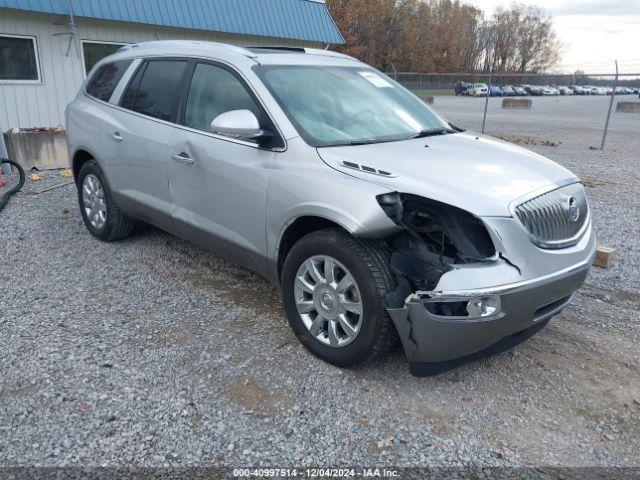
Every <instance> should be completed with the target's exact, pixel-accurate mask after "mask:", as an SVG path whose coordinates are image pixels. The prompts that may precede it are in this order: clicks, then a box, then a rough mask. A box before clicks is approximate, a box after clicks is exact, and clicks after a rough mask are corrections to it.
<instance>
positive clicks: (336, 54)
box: [304, 48, 360, 62]
mask: <svg viewBox="0 0 640 480" xmlns="http://www.w3.org/2000/svg"><path fill="white" fill-rule="evenodd" d="M304 50H305V52H307V53H308V54H310V55H322V56H324V57H335V58H345V59H348V60H355V61H356V62H359V61H360V60H358V59H357V58H353V57H351V56H349V55H346V54H344V53H340V52H334V51H332V50H320V49H319V48H305V49H304Z"/></svg>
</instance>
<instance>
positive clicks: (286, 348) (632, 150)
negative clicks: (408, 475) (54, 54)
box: [0, 97, 640, 467]
mask: <svg viewBox="0 0 640 480" xmlns="http://www.w3.org/2000/svg"><path fill="white" fill-rule="evenodd" d="M604 101H605V99H601V98H597V97H596V98H593V99H592V98H575V99H574V98H559V99H546V98H545V99H534V105H535V107H534V110H533V111H532V112H530V113H531V116H530V117H528V118H524V117H525V116H526V114H525V113H524V112H507V113H503V112H497V111H496V112H497V115H493V114H492V117H491V121H490V123H489V131H490V132H491V133H493V134H500V135H502V136H508V135H510V136H511V138H512V139H513V140H514V141H520V142H523V141H524V140H522V139H523V138H525V137H526V138H530V139H532V140H529V141H530V144H529V145H527V146H528V147H529V148H532V149H534V150H535V151H537V152H540V153H542V154H544V155H547V156H549V157H550V158H552V159H554V160H556V161H558V162H560V163H562V164H564V165H566V166H568V167H570V168H571V169H573V170H574V171H575V172H576V173H577V174H578V175H579V176H581V178H582V179H583V180H584V181H585V183H586V185H587V188H588V193H589V195H590V199H591V205H592V209H593V216H594V222H595V228H596V231H597V234H598V236H599V239H600V241H601V243H603V244H606V245H611V246H614V247H617V248H618V259H617V262H616V265H615V267H614V268H612V269H610V270H600V269H597V270H596V269H594V270H593V273H592V275H591V276H590V278H589V280H588V282H587V285H586V286H585V287H584V289H583V290H582V291H581V292H580V293H579V294H578V295H577V297H576V298H575V300H574V303H573V304H572V305H571V306H570V307H568V308H567V309H566V310H565V311H564V312H563V313H562V314H561V315H559V316H557V317H555V318H554V319H553V320H552V322H551V323H550V325H549V326H548V327H547V328H546V329H545V330H543V331H542V332H540V333H539V334H538V335H537V336H535V337H533V338H532V339H530V340H529V341H528V342H526V343H524V344H522V345H520V346H519V347H517V348H515V349H514V350H512V351H509V352H505V353H503V354H500V355H497V356H495V357H492V358H489V359H486V360H483V361H480V362H477V363H474V364H471V365H468V366H465V367H462V368H460V369H458V370H455V371H452V372H448V373H445V374H443V375H440V376H438V377H434V378H423V379H418V378H414V377H411V376H410V375H409V374H408V371H407V365H406V362H405V359H404V357H403V355H402V352H401V351H400V350H397V351H394V352H392V354H390V355H389V356H388V357H387V358H386V359H385V360H384V361H382V362H380V363H378V364H375V365H371V366H368V367H365V368H361V369H357V370H338V369H336V368H333V367H331V366H329V365H326V364H324V363H322V362H321V361H319V360H317V359H315V358H314V357H312V356H311V355H310V354H309V353H307V351H306V350H304V348H303V347H302V346H300V345H299V344H298V342H297V341H296V339H295V338H294V336H293V334H292V333H291V332H290V330H289V327H288V325H287V323H286V320H285V317H284V314H283V312H282V309H281V305H280V300H279V293H278V290H277V288H276V287H274V286H272V285H269V284H267V283H266V282H265V281H264V280H262V279H261V278H259V277H257V276H256V275H254V274H252V273H250V272H248V271H245V270H242V269H240V268H237V267H235V266H234V265H232V264H230V263H228V262H226V261H225V260H222V259H220V258H219V257H217V256H216V255H214V254H212V253H209V252H206V251H204V250H202V249H200V248H198V247H195V246H193V245H191V244H189V243H187V242H185V241H182V240H180V239H177V238H175V237H172V236H170V235H167V234H165V233H162V232H160V231H158V230H156V229H154V228H151V227H145V226H141V227H140V228H138V229H137V230H136V232H135V234H134V236H133V237H132V238H130V239H128V240H126V241H123V242H120V243H117V244H105V243H101V242H99V241H97V240H95V239H93V238H92V237H91V236H90V235H89V233H88V232H87V231H86V230H85V228H84V226H83V225H82V222H81V219H80V214H79V211H78V207H77V201H76V197H75V191H74V188H73V187H72V186H64V187H61V188H57V189H54V190H50V191H48V192H45V193H41V194H38V193H37V192H38V191H41V190H43V189H44V188H46V187H48V186H51V185H56V184H58V183H62V182H64V181H66V180H67V179H65V178H61V177H59V175H58V172H47V173H46V174H44V177H45V178H44V180H43V181H42V182H37V183H34V182H29V181H27V188H26V189H25V191H24V192H22V193H21V194H19V195H18V196H17V197H14V198H13V199H12V201H11V202H10V204H9V205H8V207H7V208H6V209H5V210H4V211H3V212H1V213H0V232H2V235H0V251H2V257H1V258H2V263H1V264H0V290H1V292H0V326H1V327H2V344H1V345H2V347H1V348H0V465H2V466H8V465H11V466H16V465H22V466H26V465H39V466H42V465H47V466H52V465H76V466H77V465H82V466H101V465H106V466H132V465H136V466H163V465H169V466H195V465H228V466H247V465H254V466H258V465H262V466H265V465H272V466H280V467H282V466H296V465H298V466H300V465H319V466H328V465H334V466H345V465H381V466H382V465H394V466H402V465H407V466H408V465H431V466H458V465H473V466H505V465H506V466H552V465H565V466H596V465H598V466H635V467H640V422H639V421H638V420H639V419H640V359H639V353H638V344H639V340H640V322H639V320H640V315H639V310H640V309H639V299H640V296H639V295H638V290H639V289H638V286H639V285H640V281H639V275H638V272H639V271H640V255H639V252H640V250H639V249H638V238H640V235H639V233H640V232H639V226H638V225H640V205H639V202H640V200H639V195H638V193H637V192H638V190H639V188H638V187H639V186H640V185H639V183H640V174H639V173H638V162H639V161H640V158H639V157H640V134H639V133H640V127H639V125H640V116H637V115H636V116H633V115H629V116H628V117H626V118H622V116H621V115H618V116H615V117H614V123H613V127H612V128H613V131H612V134H611V136H610V144H609V145H610V149H609V150H607V151H606V152H605V153H600V152H597V151H591V150H589V146H590V145H596V144H597V135H596V134H595V133H596V130H597V125H598V124H599V123H598V122H596V121H595V120H593V121H592V120H591V116H595V115H596V113H597V112H600V110H601V108H602V103H603V102H604ZM583 102H584V103H583ZM479 106H480V102H479V101H477V100H476V99H460V98H445V97H437V98H436V104H435V108H437V109H440V110H441V111H442V112H443V113H445V114H446V115H447V116H448V117H449V118H450V119H451V120H453V121H454V122H458V123H460V124H461V125H462V126H465V127H474V125H477V121H478V118H477V115H479V114H480V113H481V109H480V110H478V111H476V107H479ZM491 112H492V113H493V109H492V110H491ZM498 115H499V116H498ZM598 115H599V113H598ZM518 139H520V140H518ZM543 141H551V142H562V143H561V144H560V145H558V146H556V147H550V146H544V145H542V144H541V143H542V142H543Z"/></svg>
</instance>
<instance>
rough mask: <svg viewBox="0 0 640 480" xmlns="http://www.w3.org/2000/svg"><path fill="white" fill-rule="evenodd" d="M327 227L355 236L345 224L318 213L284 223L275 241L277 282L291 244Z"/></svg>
mask: <svg viewBox="0 0 640 480" xmlns="http://www.w3.org/2000/svg"><path fill="white" fill-rule="evenodd" d="M328 228H337V229H340V230H342V231H344V232H345V233H347V234H348V235H351V236H355V235H354V232H353V231H351V230H350V229H349V228H347V227H346V226H345V225H342V224H341V223H340V222H337V221H336V220H334V219H330V218H327V217H324V216H319V215H301V216H299V217H296V218H294V219H292V220H291V221H290V222H288V223H287V224H286V226H285V227H284V229H283V231H282V233H281V234H280V237H279V239H278V242H277V260H276V264H275V267H276V272H275V274H276V275H277V279H278V282H279V281H280V275H281V273H282V266H283V264H284V260H285V258H287V254H288V253H289V251H290V250H291V247H293V245H295V243H296V242H297V241H298V240H300V239H301V238H302V237H304V236H305V235H308V234H309V233H312V232H316V231H318V230H324V229H328Z"/></svg>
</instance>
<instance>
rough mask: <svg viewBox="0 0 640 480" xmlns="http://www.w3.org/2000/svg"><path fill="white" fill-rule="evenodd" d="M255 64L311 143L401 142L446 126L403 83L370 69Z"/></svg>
mask: <svg viewBox="0 0 640 480" xmlns="http://www.w3.org/2000/svg"><path fill="white" fill-rule="evenodd" d="M255 68H256V71H257V72H258V74H259V75H260V76H261V78H262V80H263V81H264V83H265V84H266V86H267V88H268V89H269V90H270V91H271V93H272V94H273V96H274V97H275V99H276V100H277V101H278V103H279V104H280V106H281V107H282V109H283V110H284V111H285V113H286V114H287V116H288V117H289V119H290V120H291V122H292V123H293V124H294V126H295V127H296V129H297V130H298V132H299V133H300V135H301V136H302V137H303V138H304V139H305V141H307V143H309V144H310V145H312V146H315V147H323V146H334V145H351V144H358V143H378V142H388V141H395V140H404V139H407V138H411V137H413V136H415V135H416V134H419V133H420V132H423V131H428V130H432V129H449V128H450V127H449V125H448V124H447V123H446V122H445V120H443V119H442V118H440V117H439V116H438V115H437V114H436V113H434V112H433V111H432V110H430V109H429V108H428V107H427V106H426V105H425V104H424V103H423V102H422V101H420V100H419V99H418V98H416V97H415V96H413V95H412V94H411V93H409V92H408V91H407V90H405V89H404V87H402V86H400V85H399V84H397V83H396V82H394V81H393V80H391V79H390V78H388V77H386V76H384V75H383V74H381V73H379V72H377V71H376V70H373V69H371V68H367V67H364V66H362V67H328V66H315V65H314V66H307V65H304V66H280V65H278V66H259V67H255Z"/></svg>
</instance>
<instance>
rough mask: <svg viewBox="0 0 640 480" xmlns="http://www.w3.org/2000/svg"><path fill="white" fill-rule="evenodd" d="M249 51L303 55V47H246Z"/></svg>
mask: <svg viewBox="0 0 640 480" xmlns="http://www.w3.org/2000/svg"><path fill="white" fill-rule="evenodd" d="M247 48H248V49H249V50H276V51H281V52H298V53H305V49H304V47H267V46H259V47H254V46H251V47H247Z"/></svg>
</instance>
